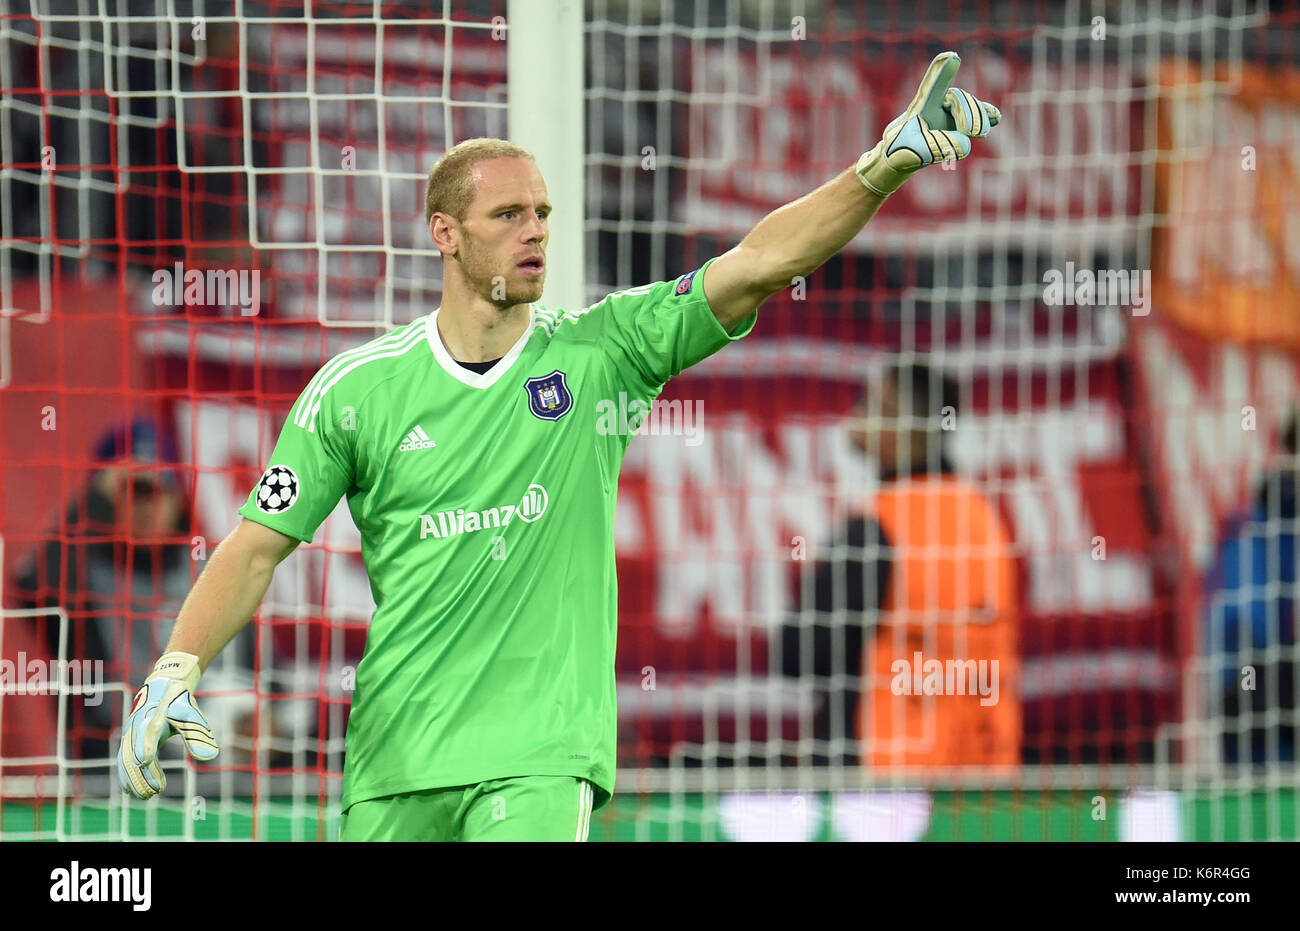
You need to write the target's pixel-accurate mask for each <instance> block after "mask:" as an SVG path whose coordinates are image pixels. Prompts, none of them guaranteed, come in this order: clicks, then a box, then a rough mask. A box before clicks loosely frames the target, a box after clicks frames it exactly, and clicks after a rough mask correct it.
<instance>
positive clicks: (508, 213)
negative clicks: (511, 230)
mask: <svg viewBox="0 0 1300 931" xmlns="http://www.w3.org/2000/svg"><path fill="white" fill-rule="evenodd" d="M514 215H515V212H514V211H513V210H506V211H504V212H503V213H502V214H501V216H503V217H505V218H506V219H507V220H508V219H510V218H511V217H513V216H514Z"/></svg>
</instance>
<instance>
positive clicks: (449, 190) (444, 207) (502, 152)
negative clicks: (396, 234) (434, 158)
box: [424, 138, 536, 224]
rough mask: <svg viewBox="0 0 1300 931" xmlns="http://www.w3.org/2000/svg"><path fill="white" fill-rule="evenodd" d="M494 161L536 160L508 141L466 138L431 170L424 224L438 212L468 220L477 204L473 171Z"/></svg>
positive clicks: (427, 187)
mask: <svg viewBox="0 0 1300 931" xmlns="http://www.w3.org/2000/svg"><path fill="white" fill-rule="evenodd" d="M491 158H527V159H532V160H533V161H536V159H534V158H533V156H532V154H531V153H530V152H528V151H527V150H526V149H523V148H521V147H520V146H517V145H515V144H514V143H513V142H507V141H506V140H505V139H485V138H480V139H466V140H465V141H464V142H460V143H457V144H456V145H454V146H452V147H451V148H450V149H449V150H448V151H447V153H446V154H445V155H443V157H442V158H440V159H438V162H437V164H436V165H434V166H433V168H432V169H431V170H430V171H429V183H428V184H427V185H426V186H425V189H424V222H425V223H426V224H427V223H428V222H429V221H430V220H432V219H433V215H434V214H435V213H445V214H447V215H448V216H451V217H454V218H455V219H457V220H464V219H465V215H466V213H468V212H469V205H470V204H471V203H473V201H474V184H473V181H472V180H471V177H470V175H471V169H472V168H473V167H474V166H475V165H477V164H478V163H479V162H485V161H487V160H488V159H491Z"/></svg>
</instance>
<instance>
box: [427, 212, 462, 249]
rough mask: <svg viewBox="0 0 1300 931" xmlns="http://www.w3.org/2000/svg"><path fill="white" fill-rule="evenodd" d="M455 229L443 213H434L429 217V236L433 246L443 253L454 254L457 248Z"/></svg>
mask: <svg viewBox="0 0 1300 931" xmlns="http://www.w3.org/2000/svg"><path fill="white" fill-rule="evenodd" d="M457 233H458V231H457V229H456V227H455V225H454V224H453V223H452V221H451V219H450V218H449V217H448V216H447V215H446V214H445V213H435V214H434V215H433V216H432V217H430V218H429V237H430V238H431V239H432V240H433V245H434V248H436V249H437V250H438V251H439V252H441V253H442V254H443V255H455V254H456V250H457V248H458V245H457V242H456V239H457Z"/></svg>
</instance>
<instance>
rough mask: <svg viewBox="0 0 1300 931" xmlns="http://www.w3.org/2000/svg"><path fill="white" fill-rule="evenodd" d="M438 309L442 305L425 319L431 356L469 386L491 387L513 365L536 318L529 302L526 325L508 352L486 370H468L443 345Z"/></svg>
mask: <svg viewBox="0 0 1300 931" xmlns="http://www.w3.org/2000/svg"><path fill="white" fill-rule="evenodd" d="M440 310H442V307H439V308H438V310H435V311H434V312H433V313H431V314H429V316H428V318H427V320H426V321H425V324H424V336H425V339H426V340H427V341H428V343H429V348H430V349H431V350H433V357H434V358H435V359H437V360H438V364H439V365H441V366H442V368H443V371H445V372H446V373H447V374H448V375H450V376H451V377H452V378H454V379H456V380H457V381H458V382H461V383H462V384H465V385H468V386H469V387H471V388H491V387H492V386H493V385H495V384H496V383H497V380H498V379H500V378H501V376H502V375H504V374H505V373H506V371H507V370H508V369H509V368H510V366H512V365H514V362H515V360H516V359H518V358H519V354H520V353H521V352H523V351H524V346H526V345H527V344H528V338H529V337H530V336H532V335H533V325H534V322H535V320H536V316H535V314H534V311H533V305H532V304H529V305H528V326H527V327H525V328H524V332H523V333H522V334H520V336H519V339H517V340H515V344H514V345H513V346H511V347H510V351H509V352H507V353H506V354H505V355H504V356H502V357H501V361H500V362H498V363H497V364H496V365H494V366H492V368H490V369H488V370H487V371H486V372H483V373H479V372H473V371H470V370H469V369H467V368H465V366H463V365H461V364H460V363H459V362H457V361H456V360H455V359H453V358H452V357H451V353H450V352H448V351H447V347H446V346H444V345H443V342H442V336H441V335H439V333H438V311H440Z"/></svg>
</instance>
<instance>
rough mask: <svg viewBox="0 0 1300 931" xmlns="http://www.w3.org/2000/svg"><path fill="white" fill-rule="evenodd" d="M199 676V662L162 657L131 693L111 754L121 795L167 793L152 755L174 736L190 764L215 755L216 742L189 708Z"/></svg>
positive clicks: (192, 707)
mask: <svg viewBox="0 0 1300 931" xmlns="http://www.w3.org/2000/svg"><path fill="white" fill-rule="evenodd" d="M199 675H200V673H199V658H198V657H197V656H195V655H194V654H193V653H165V654H163V656H162V658H161V659H159V660H158V662H157V663H156V664H155V665H154V667H153V672H151V673H149V678H148V679H147V680H145V683H144V687H143V688H142V689H140V691H138V692H136V693H135V701H133V702H132V703H131V711H130V713H129V714H128V715H127V719H126V727H125V728H124V729H123V731H122V746H121V747H120V748H119V749H118V752H117V779H118V782H120V783H121V784H122V790H123V791H125V792H130V793H131V794H133V795H134V796H136V798H142V799H147V798H150V797H151V796H153V795H156V794H157V793H159V792H161V791H162V790H163V789H165V788H166V787H167V777H166V776H164V775H163V771H162V767H160V766H159V765H158V749H159V748H160V747H161V746H162V745H163V743H165V742H166V741H168V740H170V739H171V738H172V737H173V736H175V735H176V734H180V735H181V737H182V738H183V739H184V740H185V747H186V749H188V750H189V751H190V756H192V757H194V759H196V760H210V759H212V758H213V757H215V756H216V755H217V749H218V748H217V740H216V737H214V736H213V734H212V729H211V728H210V727H208V722H207V720H206V719H205V718H204V717H203V715H202V714H200V713H199V709H198V707H197V706H196V705H195V704H194V697H193V696H194V689H195V688H196V687H197V686H198V684H199Z"/></svg>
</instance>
